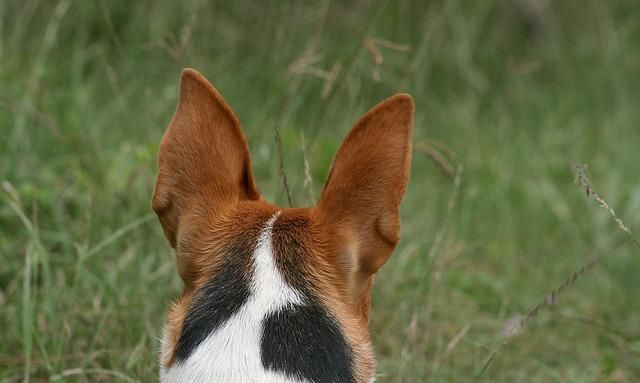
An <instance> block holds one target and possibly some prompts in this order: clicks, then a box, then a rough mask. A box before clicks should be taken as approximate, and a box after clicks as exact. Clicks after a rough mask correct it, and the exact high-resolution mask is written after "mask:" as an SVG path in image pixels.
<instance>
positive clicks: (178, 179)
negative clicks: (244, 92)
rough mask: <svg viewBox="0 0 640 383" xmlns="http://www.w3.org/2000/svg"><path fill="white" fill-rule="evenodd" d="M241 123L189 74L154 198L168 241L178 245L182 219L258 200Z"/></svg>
mask: <svg viewBox="0 0 640 383" xmlns="http://www.w3.org/2000/svg"><path fill="white" fill-rule="evenodd" d="M259 198H260V194H259V192H258V189H257V187H256V185H255V181H254V179H253V175H252V173H251V158H250V156H249V148H248V146H247V140H246V138H245V137H244V134H243V133H242V129H241V128H240V123H239V122H238V119H237V118H236V116H235V115H234V113H233V111H232V110H231V108H230V107H229V105H228V104H227V103H226V102H225V101H224V99H223V98H222V97H221V96H220V94H218V92H217V91H216V90H215V89H214V88H213V86H212V85H211V84H210V83H209V82H208V81H207V79H205V78H204V77H203V76H202V75H200V74H199V73H198V72H196V71H195V70H193V69H185V70H184V71H183V72H182V79H181V81H180V97H179V101H178V106H177V108H176V111H175V114H174V115H173V118H172V119H171V122H170V123H169V127H168V128H167V131H166V132H165V133H164V136H163V137H162V142H161V143H160V150H159V154H158V179H157V181H156V187H155V191H154V193H153V198H152V207H153V210H154V211H155V212H156V213H157V214H158V218H159V219H160V222H161V223H162V228H163V229H164V233H165V236H166V237H167V239H168V240H169V242H170V243H171V246H173V247H175V245H176V233H177V231H178V228H179V226H180V221H181V217H184V215H185V214H187V213H192V214H204V213H205V212H207V211H212V212H220V211H222V210H224V209H225V208H226V207H228V206H230V205H232V204H234V203H236V202H237V201H238V200H240V199H252V200H255V199H259Z"/></svg>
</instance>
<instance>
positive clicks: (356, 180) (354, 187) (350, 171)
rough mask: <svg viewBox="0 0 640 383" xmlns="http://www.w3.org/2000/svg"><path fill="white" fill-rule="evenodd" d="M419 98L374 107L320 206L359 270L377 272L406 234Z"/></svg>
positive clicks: (350, 140) (334, 169) (337, 161)
mask: <svg viewBox="0 0 640 383" xmlns="http://www.w3.org/2000/svg"><path fill="white" fill-rule="evenodd" d="M413 111H414V106H413V100H412V98H411V96H409V95H407V94H399V95H396V96H393V97H391V98H388V99H386V100H385V101H383V102H381V103H380V104H378V105H376V106H375V107H374V108H373V109H371V110H370V111H368V112H367V113H366V114H365V115H364V116H363V117H362V118H360V120H358V122H356V124H355V125H354V127H353V129H351V132H350V133H349V134H348V135H347V137H346V138H345V140H344V142H343V144H342V146H341V147H340V149H339V150H338V153H337V154H336V156H335V158H334V160H333V165H332V166H331V171H330V172H329V176H328V178H327V181H326V183H325V186H324V190H323V192H322V195H321V197H320V201H319V202H318V206H317V208H318V209H319V211H320V212H321V214H322V216H323V217H324V219H325V220H326V221H325V223H326V224H328V225H330V226H331V227H332V228H334V229H337V230H338V232H339V233H338V234H339V235H340V236H341V237H343V238H346V239H347V240H354V241H355V243H353V245H354V246H349V249H350V251H351V252H352V253H354V254H352V255H354V256H355V261H356V264H357V265H358V266H359V270H361V271H363V272H365V273H366V274H372V273H375V272H376V271H377V270H378V269H379V268H380V266H382V265H383V264H384V263H385V262H386V261H387V259H388V258H389V256H390V255H391V252H392V251H393V249H394V247H395V245H396V243H397V242H398V240H399V238H400V217H399V213H398V208H399V204H400V201H401V200H402V196H403V195H404V191H405V188H406V186H407V181H408V179H409V167H410V164H411V132H412V128H413Z"/></svg>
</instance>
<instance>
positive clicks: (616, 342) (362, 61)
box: [0, 0, 640, 383]
mask: <svg viewBox="0 0 640 383" xmlns="http://www.w3.org/2000/svg"><path fill="white" fill-rule="evenodd" d="M0 33H1V36H0V182H1V183H2V189H1V190H0V257H1V258H0V382H19V381H31V382H47V381H61V382H110V381H131V382H151V381H154V380H156V379H157V378H156V377H157V359H158V338H159V336H160V329H161V325H162V323H163V320H164V315H165V314H166V311H167V308H168V302H169V301H170V300H171V298H172V297H175V296H176V295H177V294H178V293H179V291H180V288H181V284H180V281H179V278H178V276H177V273H176V272H175V269H174V258H173V257H174V256H173V254H172V251H171V249H170V248H169V246H168V245H167V244H166V242H165V240H164V237H163V235H162V231H161V228H160V225H159V224H158V223H157V221H156V219H155V216H153V215H152V214H151V209H150V196H151V192H152V188H153V184H154V178H155V160H156V154H157V148H158V143H159V140H160V137H161V135H162V132H163V130H164V128H165V127H166V124H167V123H168V121H169V119H170V117H171V115H172V113H173V111H174V108H175V103H176V98H177V87H178V81H179V75H180V71H181V69H182V68H183V67H186V66H189V67H193V68H196V69H197V70H199V71H200V72H202V73H203V74H204V75H205V76H207V77H208V78H209V80H210V81H211V82H212V83H213V84H214V85H215V86H216V87H217V89H218V90H219V91H220V92H221V93H222V94H223V96H224V97H225V98H226V99H227V101H228V102H229V103H230V104H231V105H232V107H233V108H234V110H235V111H236V113H237V115H238V117H239V118H240V120H241V122H242V124H243V126H244V129H245V131H246V133H247V136H248V140H249V144H250V146H251V151H252V155H253V158H254V170H255V172H256V178H257V180H258V183H259V185H260V188H261V190H262V192H263V194H264V196H265V197H266V198H267V199H269V200H271V201H275V202H279V203H281V204H285V203H286V196H285V194H284V189H283V187H282V181H281V177H280V175H279V170H278V169H279V165H278V164H279V163H278V150H277V146H276V144H275V139H274V137H275V129H276V127H277V128H278V129H279V130H280V132H281V134H282V144H283V150H284V153H285V156H284V166H285V169H286V172H287V175H288V177H289V184H290V188H291V192H292V196H293V199H294V201H295V204H296V205H299V206H302V205H310V204H312V203H313V202H314V200H315V198H316V197H317V196H318V194H319V192H320V190H321V187H322V183H323V180H324V177H325V176H326V173H327V171H328V167H329V165H330V162H331V158H332V156H333V154H334V152H335V150H336V149H337V147H338V145H339V143H340V142H341V139H342V137H343V136H344V135H345V134H346V132H347V131H348V129H349V128H350V127H351V124H352V123H353V122H355V120H356V119H357V118H358V117H359V116H360V115H361V114H362V113H364V112H365V111H366V110H367V109H368V108H369V107H371V106H373V105H374V104H375V103H377V102H378V101H380V100H382V99H384V98H386V97H388V96H390V95H392V94H393V93H396V92H408V93H410V94H412V95H413V97H414V99H415V102H416V116H415V136H414V143H415V152H414V159H413V167H412V174H411V181H410V183H409V187H408V190H407V194H406V196H405V200H404V202H403V205H402V218H403V228H402V241H401V243H400V244H399V246H398V248H397V250H396V252H395V253H394V255H393V257H392V258H391V260H390V261H389V263H388V264H387V265H386V266H385V267H384V268H383V270H382V271H381V273H380V275H379V276H378V277H377V279H376V287H375V291H374V302H373V312H372V322H371V332H372V337H373V339H374V344H375V348H376V352H377V356H378V361H379V368H378V374H379V378H378V381H379V382H475V381H481V382H581V383H587V382H638V381H640V301H639V300H638V296H639V295H640V274H639V271H640V249H638V248H636V247H634V246H633V244H632V243H631V241H629V240H628V238H627V237H625V235H624V233H623V232H622V231H620V230H619V229H618V228H617V226H616V224H615V223H614V222H613V221H612V220H611V217H610V216H609V215H608V214H607V212H606V211H605V210H603V209H601V208H599V207H598V205H597V203H596V202H595V201H593V200H592V199H590V198H589V197H588V196H585V193H584V191H583V190H581V189H579V188H578V187H576V186H575V185H574V183H573V181H574V174H573V172H572V170H571V167H570V165H571V164H572V163H577V164H582V163H586V164H588V165H589V172H590V177H591V181H592V183H593V185H594V187H595V188H596V190H597V191H598V192H599V193H600V194H601V195H602V196H604V197H605V199H606V200H607V202H608V203H609V204H610V205H611V206H612V207H613V208H614V209H616V212H617V213H618V214H619V215H620V216H621V217H623V219H624V220H625V222H626V223H627V225H629V226H630V227H631V229H632V230H633V229H634V228H637V227H639V225H640V215H639V214H638V212H639V211H640V166H638V163H639V160H640V130H639V123H640V97H639V95H640V91H639V90H638V89H640V4H639V3H638V2H637V1H624V0H611V1H600V0H567V1H551V0H540V1H534V0H482V1H464V0H437V1H436V0H434V1H419V0H417V1H409V0H406V1H405V0H398V1H393V0H391V1H380V2H372V1H362V0H361V1H347V2H344V1H330V0H326V1H281V2H254V1H247V0H237V1H216V2H207V1H198V0H188V1H183V2H158V1H148V0H141V1H135V2H130V1H110V0H93V1H78V0H61V1H38V0H21V1H17V0H3V1H1V2H0ZM455 169H463V171H462V172H458V173H457V174H458V179H459V181H460V182H459V188H457V189H456V187H455V182H454V178H455V177H454V176H453V174H452V173H451V172H452V171H455ZM456 191H457V193H456ZM596 256H603V257H604V258H603V261H602V262H600V263H599V264H598V265H597V266H596V267H595V268H593V269H592V270H591V271H590V272H589V273H588V274H587V275H586V276H585V278H582V279H580V280H579V281H578V282H577V284H576V285H575V286H574V287H573V288H571V289H569V290H567V291H565V292H564V293H563V294H562V295H561V296H560V299H559V302H558V303H557V304H556V305H554V306H552V307H551V308H550V309H548V310H544V311H543V312H542V313H541V315H540V316H538V317H537V318H535V320H534V321H532V322H531V323H530V325H529V326H528V327H527V328H526V329H525V331H523V332H522V333H521V334H520V335H518V336H515V337H512V338H509V342H508V343H507V344H504V345H503V346H502V347H500V348H499V349H498V351H497V352H495V350H496V347H498V346H499V345H500V344H501V342H502V341H503V339H505V338H504V337H503V334H504V332H505V331H506V329H508V328H509V324H510V323H514V321H516V322H517V320H518V318H521V315H525V314H526V312H527V310H528V309H529V308H530V307H531V306H532V305H534V304H535V303H537V302H539V301H540V300H542V299H543V297H544V295H545V294H547V293H548V292H550V291H551V290H552V289H553V288H554V287H556V286H557V285H559V284H560V283H561V282H562V281H563V280H564V279H565V278H566V277H568V276H569V275H570V274H571V273H572V272H573V271H574V270H577V269H579V268H580V267H581V266H582V265H583V264H585V263H586V262H587V261H588V260H590V259H592V258H593V257H596ZM489 359H491V360H490V363H487V362H488V360H489Z"/></svg>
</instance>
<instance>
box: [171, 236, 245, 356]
mask: <svg viewBox="0 0 640 383" xmlns="http://www.w3.org/2000/svg"><path fill="white" fill-rule="evenodd" d="M253 251H254V249H253V247H252V246H239V245H236V246H232V247H231V248H230V249H229V251H228V252H227V254H226V256H225V260H224V261H223V263H222V265H221V266H220V270H218V272H217V273H216V275H215V276H214V277H213V279H211V281H209V283H207V285H206V286H205V287H204V288H203V289H202V290H200V291H199V292H198V293H197V295H196V296H195V298H194V299H193V302H192V303H191V308H190V309H189V313H188V314H187V317H186V319H185V321H184V324H183V326H182V333H181V334H180V339H179V340H178V344H177V346H176V353H175V358H176V361H177V362H178V363H179V362H181V361H184V360H186V359H187V358H188V357H189V355H191V353H192V352H193V351H194V350H195V349H196V347H198V345H200V343H202V342H203V341H204V340H205V339H206V338H207V336H209V334H211V333H212V332H214V331H215V330H217V329H218V328H219V327H220V326H222V325H223V324H224V323H225V322H226V321H227V320H229V319H230V318H231V317H232V316H233V315H234V314H235V313H236V312H238V310H240V308H241V307H242V305H244V304H245V303H246V302H247V300H248V299H249V295H250V293H251V292H250V289H249V283H250V278H251V274H252V272H251V271H252V270H251V269H252V265H253V263H252V261H251V254H252V253H253Z"/></svg>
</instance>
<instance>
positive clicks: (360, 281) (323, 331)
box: [152, 69, 413, 382]
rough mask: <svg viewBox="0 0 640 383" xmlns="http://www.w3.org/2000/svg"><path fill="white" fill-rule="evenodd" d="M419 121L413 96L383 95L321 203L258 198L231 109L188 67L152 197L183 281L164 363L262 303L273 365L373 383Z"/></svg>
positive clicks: (268, 366)
mask: <svg viewBox="0 0 640 383" xmlns="http://www.w3.org/2000/svg"><path fill="white" fill-rule="evenodd" d="M412 124H413V102H412V100H411V97H410V96H408V95H397V96H394V97H391V98H389V99H387V100H385V101H383V102H382V103H380V104H378V105H377V106H376V107H374V108H373V109H371V110H370V111H369V112H367V113H366V114H365V115H364V116H363V117H362V118H361V119H360V120H358V121H357V122H356V124H355V125H354V127H353V129H352V130H351V132H350V133H349V134H348V135H347V137H346V138H345V140H344V142H343V144H342V146H341V147H340V149H339V150H338V153H337V154H336V156H335V158H334V161H333V164H332V166H331V169H330V172H329V176H328V178H327V180H326V183H325V185H324V190H323V192H322V194H321V196H320V199H319V201H318V203H317V205H316V206H313V207H310V208H281V207H278V206H275V205H273V204H270V203H268V202H266V201H264V200H263V199H262V197H261V196H260V193H259V191H258V188H257V186H256V182H255V180H254V176H253V174H252V169H251V158H250V155H249V148H248V145H247V141H246V138H245V136H244V134H243V132H242V130H241V127H240V124H239V122H238V119H237V118H236V116H235V115H234V113H233V111H232V110H231V108H230V107H229V105H228V104H227V103H226V102H225V101H224V100H223V99H222V97H221V96H220V95H219V94H218V92H217V91H216V90H215V89H214V88H213V86H211V84H209V83H208V82H207V80H206V79H205V78H204V77H202V76H201V75H200V74H198V73H197V72H195V71H193V70H189V69H187V70H185V71H184V72H183V74H182V80H181V84H180V97H179V102H178V106H177V109H176V112H175V114H174V116H173V118H172V120H171V122H170V124H169V127H168V129H167V131H166V133H165V134H164V137H163V139H162V142H161V145H160V152H159V171H158V179H157V183H156V188H155V191H154V195H153V200H152V205H153V209H154V210H155V212H156V213H157V214H158V217H159V219H160V222H161V224H162V227H163V230H164V233H165V235H166V237H167V239H168V241H169V242H170V244H171V246H172V247H174V248H175V251H176V256H177V266H178V272H179V274H180V276H181V278H182V280H183V281H184V285H185V289H184V292H183V294H182V296H181V297H180V298H179V299H178V300H177V301H176V302H174V305H173V306H172V309H171V311H170V313H169V320H168V323H167V327H166V334H165V340H164V345H163V356H162V360H161V364H162V366H163V367H162V369H163V371H164V372H165V373H167V371H169V370H170V368H171V367H172V366H179V365H180V364H181V363H185V361H187V360H188V359H189V358H191V357H193V355H194V353H196V350H197V349H198V347H200V346H202V345H203V344H204V342H205V339H207V338H208V337H211V336H212V335H213V334H214V333H215V332H216V331H223V329H222V328H223V327H224V326H225V324H226V323H227V322H229V321H231V320H232V318H234V316H237V315H240V314H239V313H242V312H243V311H242V310H248V309H247V307H250V306H251V304H252V302H254V303H255V302H258V301H259V302H261V303H260V305H261V306H259V307H261V309H260V310H262V309H264V310H263V312H262V313H259V314H257V315H259V316H261V317H260V318H259V319H260V321H259V322H258V324H259V325H260V329H259V330H258V331H259V340H258V345H257V348H259V350H256V352H257V353H258V355H259V362H260V364H261V368H264V370H265V371H271V372H273V373H275V374H280V375H281V376H283V377H288V378H291V379H294V380H292V381H295V379H299V380H305V379H306V380H307V381H311V382H325V381H326V382H332V381H340V382H342V381H353V382H361V381H362V382H365V381H369V380H370V379H371V378H372V375H373V370H374V359H373V355H372V351H371V346H370V341H369V334H368V316H369V305H370V296H371V285H372V276H373V274H375V273H376V272H377V271H378V269H379V268H380V267H381V266H382V265H383V264H384V263H385V262H386V261H387V259H388V258H389V256H390V255H391V252H392V251H393V249H394V247H395V246H396V243H397V242H398V240H399V234H400V219H399V213H398V208H399V204H400V201H401V199H402V196H403V194H404V190H405V188H406V185H407V181H408V176H409V166H410V161H411V130H412ZM271 274H274V275H275V276H274V275H271ZM283 297H284V298H283ZM277 302H280V303H277ZM255 307H258V306H255ZM265 307H266V308H265ZM256 310H258V309H256ZM243 315H244V314H243ZM246 316H247V317H248V316H249V314H246ZM249 322H250V320H248V319H247V322H246V323H245V325H246V326H249ZM247 352H249V351H247ZM228 357H229V358H233V356H232V355H230V356H228ZM243 363H245V364H246V363H250V362H249V361H247V360H245V361H244V362H243ZM233 365H234V363H233V361H231V362H230V363H229V364H228V366H229V368H233V367H232V366H233ZM249 369H250V368H249ZM209 371H211V370H209ZM240 374H241V373H240ZM196 376H197V375H196ZM218 376H238V377H239V376H242V375H238V374H236V375H218ZM247 376H249V375H247ZM274 381H280V380H277V379H276V380H274ZM283 381H287V380H283Z"/></svg>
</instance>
